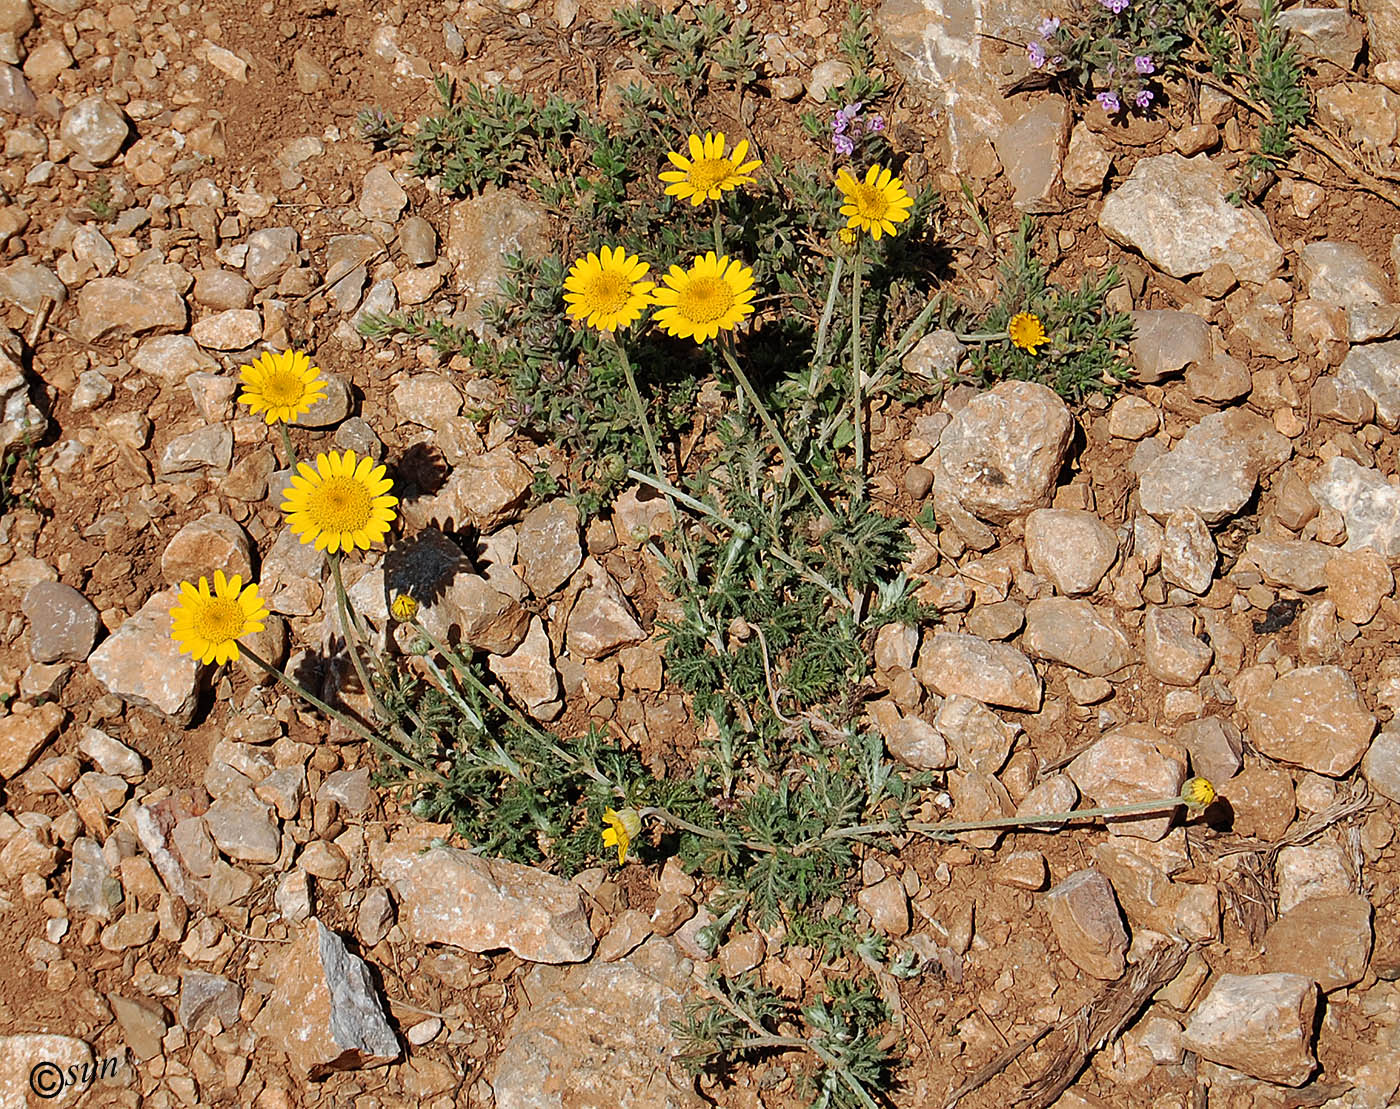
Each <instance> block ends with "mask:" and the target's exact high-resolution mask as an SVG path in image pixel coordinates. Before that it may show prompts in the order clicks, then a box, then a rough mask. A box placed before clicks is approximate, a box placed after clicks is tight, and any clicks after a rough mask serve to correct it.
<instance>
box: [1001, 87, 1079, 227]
mask: <svg viewBox="0 0 1400 1109" xmlns="http://www.w3.org/2000/svg"><path fill="white" fill-rule="evenodd" d="M1070 122H1071V116H1070V111H1069V105H1068V104H1066V103H1065V101H1064V99H1063V98H1062V97H1059V96H1047V97H1046V98H1045V99H1043V100H1038V101H1036V102H1035V103H1034V104H1032V105H1031V106H1030V107H1029V108H1027V109H1026V110H1025V112H1023V113H1022V114H1021V115H1020V117H1019V118H1017V120H1016V121H1015V122H1014V123H1010V124H1008V125H1007V126H1005V127H1003V128H1002V129H1001V131H1000V132H999V133H998V134H997V135H996V137H995V138H994V139H993V145H994V146H995V147H996V152H997V158H998V160H1000V162H1001V165H1002V170H1003V171H1004V172H1005V174H1006V180H1007V182H1008V183H1009V184H1010V185H1011V188H1012V197H1011V203H1012V205H1013V206H1014V207H1015V208H1016V209H1017V211H1021V212H1045V211H1049V210H1050V209H1051V208H1052V207H1053V206H1054V201H1053V199H1052V197H1053V194H1054V191H1055V186H1056V185H1058V184H1059V181H1060V166H1061V163H1062V162H1063V160H1064V154H1065V141H1066V139H1067V138H1068V137H1069V126H1070Z"/></svg>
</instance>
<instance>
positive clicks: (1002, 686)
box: [915, 632, 1042, 712]
mask: <svg viewBox="0 0 1400 1109" xmlns="http://www.w3.org/2000/svg"><path fill="white" fill-rule="evenodd" d="M915 676H916V677H917V678H918V679H919V681H920V682H921V683H922V684H923V685H924V686H925V688H928V689H932V690H934V691H935V692H936V693H940V694H942V695H943V696H945V697H950V696H952V695H954V694H962V695H963V696H965V697H971V698H972V699H973V700H975V701H981V702H982V703H983V704H989V705H1001V706H1004V707H1006V708H1013V709H1023V710H1025V711H1027V712H1035V711H1037V710H1038V709H1039V708H1040V698H1041V692H1042V687H1041V682H1040V676H1039V675H1038V674H1037V673H1036V672H1035V668H1034V667H1033V666H1032V665H1031V663H1030V660H1029V659H1028V658H1026V656H1025V655H1024V654H1022V653H1021V652H1020V651H1018V650H1016V648H1015V647H1012V646H1009V645H1008V644H1005V643H992V642H989V641H988V640H985V639H982V638H981V637H979V636H975V635H968V634H966V633H965V632H936V633H934V634H933V635H932V636H931V637H930V638H929V639H928V640H927V641H926V642H925V643H924V646H923V649H922V650H921V651H920V653H919V665H918V667H917V668H916V669H915Z"/></svg>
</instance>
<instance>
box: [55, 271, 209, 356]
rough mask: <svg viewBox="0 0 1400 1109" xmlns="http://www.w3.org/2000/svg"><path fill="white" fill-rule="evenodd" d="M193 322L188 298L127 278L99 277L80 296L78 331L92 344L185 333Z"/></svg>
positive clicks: (89, 283) (169, 290)
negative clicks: (145, 336)
mask: <svg viewBox="0 0 1400 1109" xmlns="http://www.w3.org/2000/svg"><path fill="white" fill-rule="evenodd" d="M188 319H189V309H187V308H186V307H185V298H184V297H182V296H181V295H180V294H179V293H177V292H175V291H174V290H173V289H161V288H154V287H151V286H147V285H142V284H140V283H139V282H136V281H130V280H128V279H127V278H125V277H98V278H94V279H93V280H92V281H89V282H88V283H87V284H86V285H84V286H83V288H82V291H81V292H80V293H79V294H78V320H77V324H76V328H77V331H78V332H79V333H80V334H81V336H82V338H83V339H84V340H86V341H87V342H89V343H99V342H101V341H102V340H103V339H107V338H110V337H120V338H126V337H129V336H132V335H145V334H148V333H150V332H153V331H154V332H168V331H182V330H184V327H185V323H186V321H187V320H188Z"/></svg>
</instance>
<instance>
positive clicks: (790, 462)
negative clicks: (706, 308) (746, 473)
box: [719, 338, 836, 524]
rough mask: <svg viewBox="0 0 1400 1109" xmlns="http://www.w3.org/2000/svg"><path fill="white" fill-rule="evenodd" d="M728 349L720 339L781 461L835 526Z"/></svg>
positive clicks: (728, 359)
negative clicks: (775, 444)
mask: <svg viewBox="0 0 1400 1109" xmlns="http://www.w3.org/2000/svg"><path fill="white" fill-rule="evenodd" d="M729 347H730V341H729V340H726V339H723V338H722V339H721V340H720V343H719V349H720V353H721V354H722V355H723V356H724V360H725V362H727V363H728V364H729V368H730V370H732V371H733V373H734V376H735V377H737V378H738V379H739V385H740V386H741V387H742V388H743V390H744V392H745V394H747V396H748V398H749V400H750V401H752V402H753V406H754V408H755V409H757V410H758V418H759V419H760V420H761V421H762V422H763V426H764V427H765V428H766V429H767V430H768V434H769V435H771V436H772V437H773V440H774V442H776V443H777V444H778V449H779V450H780V451H781V452H782V455H783V461H784V462H785V463H787V466H788V468H789V469H790V470H791V471H792V472H793V474H795V475H796V476H797V480H798V481H800V482H801V483H802V488H804V489H805V490H807V495H808V496H809V497H811V498H812V500H813V502H814V503H815V504H816V506H817V508H818V509H820V510H821V514H822V515H823V516H824V517H826V521H827V523H829V524H835V523H836V514H835V513H834V512H832V511H831V508H830V507H829V506H828V505H827V503H826V501H825V500H823V499H822V495H821V494H820V493H818V492H817V487H816V486H815V485H813V484H812V482H811V479H810V478H808V477H807V474H806V473H805V472H804V471H803V469H802V467H801V466H799V465H798V462H797V456H796V455H795V454H794V453H793V450H792V448H791V447H790V446H788V444H787V440H786V439H784V438H783V433H782V432H781V431H779V430H778V425H777V424H776V423H774V422H773V417H772V416H770V415H769V414H768V409H767V408H766V407H765V406H764V404H763V401H761V400H760V399H759V396H758V392H757V391H756V390H755V389H754V387H753V384H752V382H750V381H749V378H748V375H747V374H746V373H744V371H743V370H742V369H741V368H740V366H739V362H738V359H736V358H735V357H734V354H733V352H732V351H731V350H730V349H729Z"/></svg>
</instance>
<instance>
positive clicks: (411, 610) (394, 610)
mask: <svg viewBox="0 0 1400 1109" xmlns="http://www.w3.org/2000/svg"><path fill="white" fill-rule="evenodd" d="M389 615H390V616H392V617H393V618H394V619H395V620H397V621H398V622H399V623H400V624H407V623H408V622H409V621H410V620H412V619H413V618H414V617H415V616H417V615H418V602H417V601H415V600H414V599H413V598H412V597H410V596H409V595H408V594H407V593H399V594H398V595H396V596H395V597H394V599H393V600H392V601H391V602H390V603H389Z"/></svg>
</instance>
